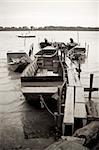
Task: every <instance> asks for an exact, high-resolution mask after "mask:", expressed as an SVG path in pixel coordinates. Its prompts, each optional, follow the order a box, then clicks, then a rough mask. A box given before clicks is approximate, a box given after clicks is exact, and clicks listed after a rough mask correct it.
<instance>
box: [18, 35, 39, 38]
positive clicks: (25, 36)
mask: <svg viewBox="0 0 99 150" xmlns="http://www.w3.org/2000/svg"><path fill="white" fill-rule="evenodd" d="M18 37H19V38H35V37H36V36H35V35H18Z"/></svg>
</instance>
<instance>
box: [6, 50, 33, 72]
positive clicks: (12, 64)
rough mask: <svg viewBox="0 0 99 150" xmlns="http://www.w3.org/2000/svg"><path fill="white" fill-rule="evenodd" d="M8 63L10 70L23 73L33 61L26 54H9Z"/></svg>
mask: <svg viewBox="0 0 99 150" xmlns="http://www.w3.org/2000/svg"><path fill="white" fill-rule="evenodd" d="M7 62H8V68H9V70H11V71H14V72H19V73H21V72H22V71H23V70H24V69H25V67H26V66H27V65H28V64H29V63H30V62H31V59H30V57H29V56H28V55H27V54H26V53H25V52H8V53H7Z"/></svg>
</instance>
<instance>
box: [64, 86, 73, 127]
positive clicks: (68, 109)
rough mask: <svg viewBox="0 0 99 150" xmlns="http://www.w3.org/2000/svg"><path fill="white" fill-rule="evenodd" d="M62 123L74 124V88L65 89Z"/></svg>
mask: <svg viewBox="0 0 99 150" xmlns="http://www.w3.org/2000/svg"><path fill="white" fill-rule="evenodd" d="M63 123H64V124H66V125H72V124H74V88H73V87H67V94H66V101H65V109H64V118H63Z"/></svg>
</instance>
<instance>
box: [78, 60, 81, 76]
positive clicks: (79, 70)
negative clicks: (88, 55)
mask: <svg viewBox="0 0 99 150" xmlns="http://www.w3.org/2000/svg"><path fill="white" fill-rule="evenodd" d="M80 72H81V69H80V62H79V68H78V78H79V79H80Z"/></svg>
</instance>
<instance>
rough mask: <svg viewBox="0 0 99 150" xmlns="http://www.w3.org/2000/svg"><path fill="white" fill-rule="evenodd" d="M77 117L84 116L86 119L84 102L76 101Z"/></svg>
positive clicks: (75, 113) (75, 114)
mask: <svg viewBox="0 0 99 150" xmlns="http://www.w3.org/2000/svg"><path fill="white" fill-rule="evenodd" d="M74 116H75V118H82V119H86V118H87V114H86V108H85V104H84V103H75V111H74Z"/></svg>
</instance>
